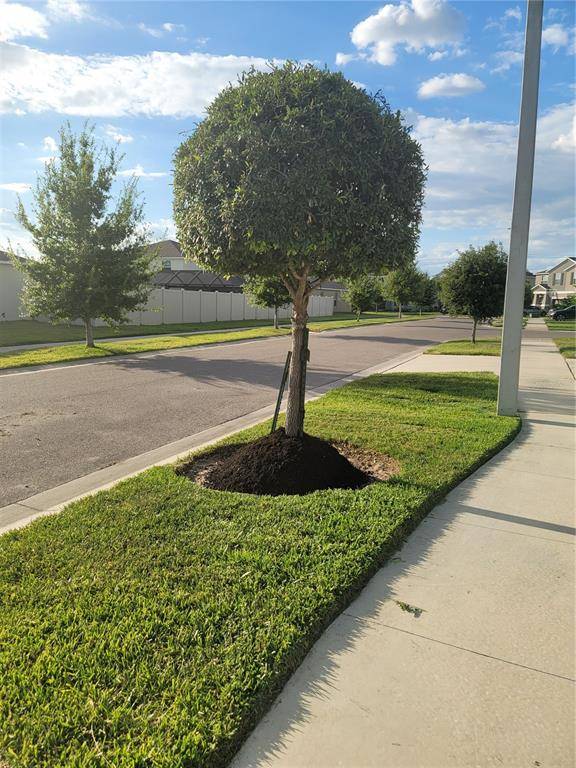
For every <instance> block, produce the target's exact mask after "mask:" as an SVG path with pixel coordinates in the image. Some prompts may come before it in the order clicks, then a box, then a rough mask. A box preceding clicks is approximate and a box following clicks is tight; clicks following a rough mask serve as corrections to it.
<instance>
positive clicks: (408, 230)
mask: <svg viewBox="0 0 576 768" xmlns="http://www.w3.org/2000/svg"><path fill="white" fill-rule="evenodd" d="M424 180H425V168H424V161H423V158H422V153H421V150H420V146H419V145H418V143H417V142H416V141H415V140H414V139H413V138H412V137H411V136H410V130H409V128H408V127H406V126H405V125H404V123H403V121H402V118H401V116H400V113H399V112H392V110H391V109H390V107H389V106H388V104H387V102H386V101H385V99H384V98H382V97H380V96H369V95H368V94H367V93H366V92H365V91H363V90H362V89H360V88H358V87H356V86H355V85H354V84H353V83H351V82H350V81H348V80H346V78H345V77H344V76H343V75H342V74H341V73H336V72H329V71H328V70H326V69H318V68H317V67H315V66H312V65H311V64H307V65H304V66H301V65H298V64H295V63H292V62H288V63H286V64H285V65H284V66H282V67H274V66H271V68H270V71H269V72H258V71H255V70H251V71H250V72H248V73H246V74H244V75H242V76H241V77H240V80H239V82H238V84H236V85H230V86H229V87H228V88H225V89H224V90H223V91H222V92H221V93H220V94H219V95H218V96H217V97H216V99H215V100H214V101H213V102H212V104H211V105H210V106H209V107H208V110H207V116H206V119H205V120H204V121H203V122H202V123H200V125H199V126H198V127H197V129H196V130H195V132H194V133H193V134H192V135H191V136H190V137H189V138H188V139H187V140H186V141H184V142H183V144H182V145H181V146H180V147H179V148H178V150H177V152H176V155H175V174H174V218H175V221H176V225H177V229H178V236H179V240H180V243H181V245H182V247H183V250H184V253H185V254H186V255H187V256H189V257H190V258H194V260H196V261H198V262H200V263H201V264H203V265H204V266H206V267H208V268H210V269H213V270H216V271H218V272H220V273H223V274H243V275H256V276H270V277H279V278H281V279H282V280H283V282H284V283H285V285H286V287H287V288H288V290H289V292H290V296H291V298H292V302H293V306H294V313H293V317H292V324H293V355H292V366H291V372H290V387H289V398H288V414H287V427H286V431H287V433H288V434H290V435H291V436H294V435H295V434H300V433H301V431H302V422H303V412H302V405H301V404H302V403H303V398H302V396H301V394H302V388H303V386H304V381H303V376H302V365H301V363H302V360H303V354H302V351H301V347H302V344H303V343H304V339H305V334H304V330H305V327H306V320H307V305H308V299H309V296H310V293H311V291H312V290H313V287H314V284H315V283H316V282H317V281H318V280H321V279H324V278H329V277H340V278H344V279H348V278H351V277H355V276H358V275H361V274H366V273H371V272H373V273H377V272H380V271H381V269H382V268H383V267H385V266H387V267H394V266H398V265H401V264H403V263H405V262H406V261H407V260H410V259H412V257H413V254H414V251H415V248H416V244H417V240H418V234H419V225H420V215H421V206H422V198H423V189H424ZM297 403H300V405H299V406H297ZM296 407H298V408H299V412H298V413H297V414H296V413H295V411H294V409H295V408H296Z"/></svg>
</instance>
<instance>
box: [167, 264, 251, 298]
mask: <svg viewBox="0 0 576 768" xmlns="http://www.w3.org/2000/svg"><path fill="white" fill-rule="evenodd" d="M154 285H157V286H158V287H159V288H184V289H186V290H188V291H226V292H231V291H232V292H234V293H239V292H240V291H241V290H242V286H243V285H244V280H242V278H241V277H230V278H225V277H221V276H220V275H217V274H215V273H214V272H205V271H204V270H202V269H179V270H171V269H163V270H162V271H161V272H158V274H157V275H155V276H154Z"/></svg>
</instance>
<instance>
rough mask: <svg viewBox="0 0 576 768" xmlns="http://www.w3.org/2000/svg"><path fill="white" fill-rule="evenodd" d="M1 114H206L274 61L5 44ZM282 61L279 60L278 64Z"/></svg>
mask: <svg viewBox="0 0 576 768" xmlns="http://www.w3.org/2000/svg"><path fill="white" fill-rule="evenodd" d="M2 60H3V77H2V82H1V83H0V112H10V113H16V111H17V110H21V111H26V112H29V113H30V112H35V113H38V112H45V111H54V112H59V113H61V114H67V115H84V116H87V117H104V116H106V117H121V116H124V115H144V116H147V117H152V116H156V115H163V116H168V115H171V116H178V117H184V116H187V115H201V114H202V113H203V111H204V109H205V108H206V107H207V105H208V104H209V103H210V102H211V101H212V100H213V99H214V97H215V96H216V95H217V93H218V92H219V91H220V90H221V89H222V88H224V87H225V86H227V85H228V84H229V83H230V82H231V81H234V80H235V79H236V77H237V76H238V75H239V74H240V73H241V72H245V71H246V70H248V69H250V67H252V66H254V67H255V68H256V69H260V70H265V69H267V67H268V61H267V60H266V59H262V58H255V57H250V56H214V55H211V54H208V53H200V52H194V53H189V54H180V53H171V52H160V51H153V52H151V53H148V54H145V55H141V56H137V55H132V56H113V55H99V56H87V57H82V56H68V55H63V54H55V53H45V52H44V51H39V50H36V49H34V48H29V47H27V46H23V45H15V44H4V45H3V50H2ZM278 63H279V62H278Z"/></svg>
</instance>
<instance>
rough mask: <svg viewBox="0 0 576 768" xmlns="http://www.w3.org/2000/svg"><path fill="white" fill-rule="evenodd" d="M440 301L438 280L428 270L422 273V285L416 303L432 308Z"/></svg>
mask: <svg viewBox="0 0 576 768" xmlns="http://www.w3.org/2000/svg"><path fill="white" fill-rule="evenodd" d="M437 302H438V286H437V284H436V280H435V279H434V278H433V277H430V275H428V274H427V273H426V272H421V273H420V285H419V289H418V296H417V301H416V303H417V304H418V306H419V307H420V309H422V307H427V308H428V309H432V308H433V307H434V306H435V305H436V304H437Z"/></svg>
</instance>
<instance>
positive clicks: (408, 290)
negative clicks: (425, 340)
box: [382, 262, 424, 317]
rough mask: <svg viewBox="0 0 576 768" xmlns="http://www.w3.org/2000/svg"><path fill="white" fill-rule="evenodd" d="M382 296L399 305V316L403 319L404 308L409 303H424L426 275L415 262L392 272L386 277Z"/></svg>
mask: <svg viewBox="0 0 576 768" xmlns="http://www.w3.org/2000/svg"><path fill="white" fill-rule="evenodd" d="M382 295H383V296H384V298H386V299H391V300H392V301H394V302H396V304H397V305H398V314H399V316H400V317H402V307H403V306H404V305H405V304H408V303H409V302H414V303H415V304H421V303H423V302H422V301H421V299H422V298H423V295H424V275H423V273H422V272H420V270H419V269H418V268H417V267H416V265H415V264H414V262H409V263H407V264H406V265H404V266H403V267H401V268H399V269H393V270H390V272H387V273H386V274H385V275H384V279H383V285H382Z"/></svg>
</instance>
